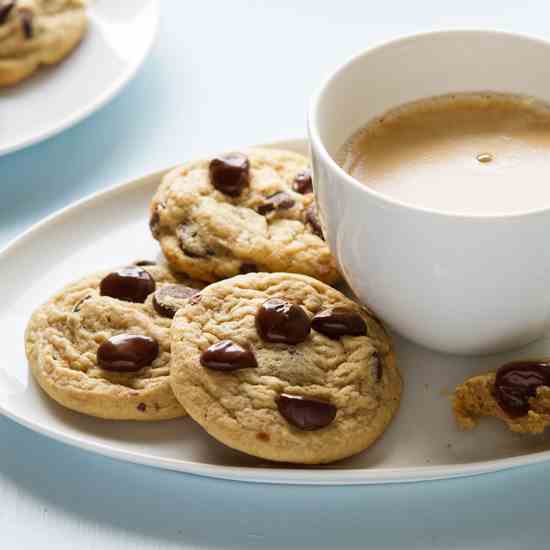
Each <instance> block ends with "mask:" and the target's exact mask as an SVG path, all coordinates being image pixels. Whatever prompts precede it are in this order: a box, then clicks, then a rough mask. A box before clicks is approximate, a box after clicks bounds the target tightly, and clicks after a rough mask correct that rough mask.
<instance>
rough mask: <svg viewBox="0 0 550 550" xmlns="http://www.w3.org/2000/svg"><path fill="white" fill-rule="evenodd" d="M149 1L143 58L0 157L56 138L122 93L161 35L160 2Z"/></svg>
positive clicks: (0, 150)
mask: <svg viewBox="0 0 550 550" xmlns="http://www.w3.org/2000/svg"><path fill="white" fill-rule="evenodd" d="M148 1H149V2H150V3H151V6H152V10H153V19H152V20H151V22H152V32H151V34H150V38H149V42H148V43H147V44H146V46H145V48H144V49H143V54H142V55H141V57H140V58H139V59H137V60H136V62H135V63H134V64H133V65H130V66H129V67H128V68H127V70H125V71H124V72H123V73H122V74H121V75H120V76H119V77H118V78H117V79H116V80H115V81H114V82H113V83H112V84H111V85H110V86H109V87H108V88H107V89H106V90H104V91H103V92H102V93H101V94H99V96H98V97H96V98H95V99H94V100H93V101H91V102H90V103H88V104H86V105H85V106H84V107H81V108H79V109H77V110H76V111H75V112H73V113H71V114H69V115H67V116H65V117H64V118H63V119H62V120H61V121H60V122H58V123H55V124H54V125H53V126H52V127H50V128H47V129H45V130H44V131H43V132H40V133H38V134H35V135H33V136H31V137H28V138H24V139H22V140H20V141H18V142H16V143H14V144H12V145H8V146H7V147H3V148H2V147H0V157H2V156H4V155H9V154H10V153H15V152H16V151H21V150H22V149H26V148H28V147H30V146H32V145H35V144H37V143H40V142H42V141H45V140H47V139H49V138H51V137H54V136H56V135H58V134H60V133H62V132H64V131H65V130H67V129H69V128H72V127H73V126H75V125H77V124H78V123H79V122H82V121H83V120H85V119H87V118H88V117H89V116H91V115H93V114H94V113H95V112H97V111H98V110H99V109H101V108H102V107H104V106H105V105H107V103H109V102H110V101H111V100H113V99H114V98H115V97H116V96H117V95H118V94H120V93H121V92H122V90H123V89H124V88H125V87H126V85H128V84H129V83H130V82H131V81H132V80H133V79H134V77H135V76H136V74H137V72H138V71H139V69H140V68H141V67H142V66H143V63H144V62H145V60H146V59H147V58H148V57H149V54H150V53H151V49H152V47H153V45H154V43H155V41H156V39H157V36H158V34H159V26H160V0H148Z"/></svg>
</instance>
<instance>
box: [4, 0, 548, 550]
mask: <svg viewBox="0 0 550 550" xmlns="http://www.w3.org/2000/svg"><path fill="white" fill-rule="evenodd" d="M296 4H297V5H298V7H296ZM506 4H508V5H506ZM163 8H164V13H163V18H162V25H161V31H160V34H159V40H158V43H157V45H156V47H155V49H154V51H153V54H152V56H151V58H150V59H149V60H148V61H147V62H146V64H145V66H144V68H143V70H142V71H141V72H140V73H139V75H138V77H137V78H136V79H135V80H134V81H133V82H132V83H131V84H130V85H129V86H128V87H127V88H126V90H125V91H124V92H123V93H122V94H121V95H120V96H119V97H118V98H117V99H115V100H114V101H113V102H112V103H111V104H110V105H108V106H107V107H105V108H104V109H102V110H101V111H100V112H99V113H97V114H96V115H95V116H93V117H92V118H91V119H89V120H87V121H85V122H83V123H81V124H79V125H78V126H77V127H75V128H73V129H71V130H69V131H67V132H65V133H64V134H62V135H61V136H58V137H55V138H53V139H50V140H48V141H47V142H44V143H42V144H39V145H36V146H34V147H31V148H30V149H27V150H25V151H21V152H18V153H15V154H13V155H10V156H8V157H1V158H0V246H3V245H4V244H5V243H6V242H7V240H8V239H11V238H12V237H14V236H15V235H17V234H18V233H20V232H21V231H22V230H24V229H25V228H27V227H28V226H29V225H30V224H32V223H34V222H35V221H37V220H39V219H40V218H42V217H44V216H45V215H46V214H48V213H51V212H52V211H54V210H56V209H58V208H60V207H62V206H64V205H67V204H68V203H70V202H72V201H74V200H76V199H77V198H80V197H82V196H85V195H87V194H89V193H91V192H93V191H95V190H97V189H100V188H103V187H106V186H107V185H110V184H113V183H117V182H120V181H125V180H129V179H132V178H133V177H138V176H141V175H143V174H146V173H149V172H152V171H154V170H155V169H157V168H160V167H164V166H169V165H171V164H174V163H175V162H177V161H178V160H180V159H182V158H184V157H187V156H192V155H193V154H196V153H197V152H200V151H206V150H211V149H218V148H223V147H228V146H237V145H243V144H249V143H257V142H263V141H270V140H274V139H278V138H284V137H294V136H300V135H303V134H304V132H305V124H304V121H305V110H306V105H307V98H308V96H309V94H310V93H311V91H312V90H313V89H314V88H315V87H316V86H317V84H318V82H319V81H320V79H321V78H322V76H324V74H325V73H326V72H327V71H328V70H329V69H331V68H332V67H334V66H335V64H336V63H338V62H339V61H341V60H343V59H345V58H346V57H348V56H349V55H351V54H352V53H354V52H355V51H356V50H358V49H361V48H363V47H366V46H367V45H368V44H370V43H372V42H374V41H378V40H380V39H383V38H386V37H389V36H393V35H396V34H400V33H403V32H413V31H415V30H421V29H422V30H425V29H427V28H436V27H448V26H477V27H483V26H485V27H487V26H492V27H498V28H504V29H511V30H518V31H522V32H531V33H535V34H537V33H538V34H539V35H544V33H545V32H547V28H548V21H550V8H549V7H546V8H545V7H544V3H543V2H526V1H523V2H508V3H504V2H501V1H498V2H497V1H496V0H495V1H493V0H491V1H485V2H479V0H477V1H475V2H474V1H470V0H468V1H462V2H455V1H452V2H450V1H439V2H435V1H424V2H422V1H419V2H404V1H402V2H398V1H386V2H383V3H379V2H372V3H369V2H352V1H351V0H348V1H339V2H331V1H328V0H327V1H321V0H317V1H307V2H306V1H303V2H296V1H291V0H285V1H277V2H275V1H272V2H252V1H248V2H246V1H244V0H232V1H231V2H222V1H221V0H220V1H218V2H215V1H205V0H203V1H202V2H181V1H179V0H178V1H176V0H164V1H163ZM216 10H218V12H217V15H216ZM480 62H481V60H480ZM541 70H545V68H541ZM44 108H47V98H44ZM52 261H55V258H52ZM0 270H1V268H0ZM0 272H1V271H0ZM3 345H13V344H12V343H9V344H7V343H5V342H4V343H3ZM426 429H429V427H428V426H427V427H426ZM547 487H550V465H541V466H536V467H530V468H527V469H526V468H522V469H516V470H513V471H509V472H503V473H498V474H493V475H488V476H482V477H477V478H471V479H462V480H452V481H440V482H431V483H419V484H410V485H400V486H399V485H392V486H372V487H347V488H322V487H302V488H300V487H289V486H266V485H251V484H240V483H232V482H223V481H216V480H209V479H202V478H198V477H192V476H188V475H183V474H176V473H171V472H164V471H159V470H154V469H149V468H145V467H139V466H133V465H130V464H124V463H120V462H116V461H111V460H109V459H106V458H101V457H98V456H95V455H93V454H88V453H85V452H83V451H79V450H76V449H73V448H70V447H67V446H64V445H62V444H60V443H56V442H53V441H50V440H47V439H45V438H44V437H42V436H39V435H36V434H34V433H32V432H30V431H28V430H26V429H24V428H21V427H19V426H17V425H16V424H14V423H13V422H11V421H9V420H6V419H0V498H1V499H2V506H0V548H2V549H6V550H12V549H19V548H35V547H37V548H40V549H41V550H43V549H49V548H55V549H56V550H63V549H65V548H67V549H68V548H71V549H72V548H80V549H87V548H101V550H109V549H111V548H132V549H134V548H163V549H165V548H182V547H186V548H187V547H189V548H246V547H261V548H287V549H290V548H297V547H304V548H316V549H323V548H327V549H328V548H358V549H359V548H383V549H385V548H392V549H394V548H395V549H396V548H407V549H416V548H418V549H451V548H453V549H464V550H477V549H483V550H486V549H492V548H495V549H499V550H505V549H512V548H514V549H515V548H529V549H530V550H535V549H538V548H547V547H548V537H547V535H548V510H549V509H550V491H549V490H548V489H547Z"/></svg>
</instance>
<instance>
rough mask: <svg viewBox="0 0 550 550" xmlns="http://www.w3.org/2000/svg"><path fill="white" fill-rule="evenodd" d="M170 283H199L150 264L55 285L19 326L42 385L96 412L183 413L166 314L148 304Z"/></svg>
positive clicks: (64, 401)
mask: <svg viewBox="0 0 550 550" xmlns="http://www.w3.org/2000/svg"><path fill="white" fill-rule="evenodd" d="M175 284H178V286H183V287H197V288H198V287H200V286H202V285H201V284H199V283H197V282H195V281H192V280H190V279H185V278H183V277H181V278H179V279H177V278H176V277H175V276H174V275H172V274H171V273H170V271H169V270H168V269H167V268H165V267H163V266H160V265H148V266H146V267H143V268H141V267H135V266H131V267H129V268H122V269H118V270H114V271H113V272H101V273H97V274H94V275H90V276H88V277H85V278H83V279H81V280H80V281H78V282H75V283H72V284H70V285H68V286H66V287H65V288H64V289H63V290H61V291H60V292H58V293H57V294H56V295H55V296H53V297H52V298H51V299H50V300H48V301H47V302H46V303H45V304H44V305H42V306H41V307H39V308H38V309H37V310H36V311H35V312H34V313H33V315H32V317H31V319H30V321H29V324H28V326H27V330H26V334H25V348H26V353H27V358H28V361H29V364H30V367H31V371H32V373H33V375H34V377H35V378H36V380H37V381H38V383H39V384H40V386H41V387H42V388H43V389H44V391H45V392H46V393H47V394H48V395H49V396H50V397H51V398H53V399H54V400H55V401H57V402H58V403H60V404H61V405H63V406H65V407H67V408H69V409H72V410H75V411H78V412H81V413H85V414H88V415H92V416H96V417H100V418H107V419H126V420H161V419H167V418H175V417H178V416H182V415H184V414H185V412H184V410H183V408H182V407H181V405H180V404H179V403H178V401H177V400H176V399H175V397H174V395H173V392H172V390H171V389H170V385H169V379H168V375H169V368H170V325H171V322H172V319H171V317H169V316H164V315H160V314H159V313H158V312H157V311H156V310H155V308H154V304H153V300H154V297H155V294H157V293H158V292H159V290H160V289H163V288H165V287H166V286H169V285H175ZM183 301H185V300H183ZM183 301H182V302H183ZM100 362H101V364H102V366H100Z"/></svg>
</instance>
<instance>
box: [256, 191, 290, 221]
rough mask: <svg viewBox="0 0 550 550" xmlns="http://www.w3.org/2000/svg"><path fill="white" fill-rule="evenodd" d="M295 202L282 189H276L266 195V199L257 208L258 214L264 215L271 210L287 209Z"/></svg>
mask: <svg viewBox="0 0 550 550" xmlns="http://www.w3.org/2000/svg"><path fill="white" fill-rule="evenodd" d="M294 204H295V201H294V199H293V198H292V197H291V196H290V195H289V194H288V193H285V192H284V191H277V193H273V195H269V196H268V197H266V201H265V202H264V203H263V204H260V206H258V208H257V212H258V214H261V215H262V216H265V215H266V214H269V212H271V211H273V210H288V209H289V208H292V207H293V206H294Z"/></svg>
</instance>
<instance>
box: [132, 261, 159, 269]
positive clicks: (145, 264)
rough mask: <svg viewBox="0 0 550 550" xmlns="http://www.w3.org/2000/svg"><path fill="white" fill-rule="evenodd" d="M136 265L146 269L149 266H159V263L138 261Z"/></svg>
mask: <svg viewBox="0 0 550 550" xmlns="http://www.w3.org/2000/svg"><path fill="white" fill-rule="evenodd" d="M134 265H137V266H138V267H145V266H148V265H157V262H153V261H152V260H138V261H137V262H134Z"/></svg>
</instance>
